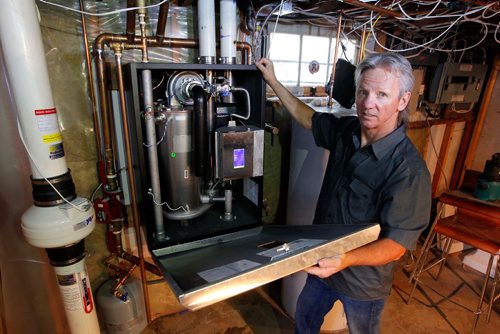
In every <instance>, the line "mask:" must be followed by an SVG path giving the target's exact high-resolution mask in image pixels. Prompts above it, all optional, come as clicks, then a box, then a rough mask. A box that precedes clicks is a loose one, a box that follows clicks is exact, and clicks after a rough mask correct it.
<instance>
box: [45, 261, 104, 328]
mask: <svg viewBox="0 0 500 334" xmlns="http://www.w3.org/2000/svg"><path fill="white" fill-rule="evenodd" d="M54 271H55V272H56V275H57V282H58V284H59V290H60V291H61V297H62V299H63V301H64V309H65V311H66V315H67V318H68V325H69V328H70V331H71V333H82V334H84V333H85V334H99V333H100V332H101V331H100V329H99V322H98V320H97V312H96V309H95V302H94V297H93V295H92V288H91V286H90V278H89V275H88V273H87V269H86V268H85V257H84V258H83V259H81V260H80V261H78V262H77V263H74V264H72V265H69V266H63V267H54Z"/></svg>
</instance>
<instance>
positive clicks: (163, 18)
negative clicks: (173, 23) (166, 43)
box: [156, 1, 169, 44]
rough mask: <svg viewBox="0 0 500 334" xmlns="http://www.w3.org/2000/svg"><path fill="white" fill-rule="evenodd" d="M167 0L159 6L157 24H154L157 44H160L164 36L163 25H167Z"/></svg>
mask: <svg viewBox="0 0 500 334" xmlns="http://www.w3.org/2000/svg"><path fill="white" fill-rule="evenodd" d="M168 8H169V1H167V2H164V3H163V4H162V5H161V6H160V12H159V13H158V24H157V26H156V39H157V40H158V44H161V43H162V41H163V39H164V38H165V27H166V26H167V16H168Z"/></svg>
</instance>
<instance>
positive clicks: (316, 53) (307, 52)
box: [302, 35, 330, 64]
mask: <svg viewBox="0 0 500 334" xmlns="http://www.w3.org/2000/svg"><path fill="white" fill-rule="evenodd" d="M329 46H330V38H328V37H317V36H306V35H304V36H302V61H303V62H307V63H308V64H309V62H310V61H312V60H316V61H318V62H319V63H325V64H326V62H327V61H328V47H329Z"/></svg>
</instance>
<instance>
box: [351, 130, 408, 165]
mask: <svg viewBox="0 0 500 334" xmlns="http://www.w3.org/2000/svg"><path fill="white" fill-rule="evenodd" d="M360 131H361V129H360V126H358V127H357V128H356V130H354V132H353V134H352V140H353V143H354V147H355V148H356V149H359V148H360V147H361V133H360ZM404 138H405V126H404V125H401V126H399V127H398V128H397V129H396V130H394V131H392V132H391V133H389V134H388V135H387V136H385V137H384V138H382V139H380V140H377V141H376V142H374V143H372V144H370V145H367V147H371V150H372V152H373V155H375V158H377V160H378V159H380V158H382V157H383V156H384V155H385V154H386V153H387V152H388V151H389V150H391V149H392V148H394V146H396V145H397V144H399V142H401V141H402V140H403V139H404Z"/></svg>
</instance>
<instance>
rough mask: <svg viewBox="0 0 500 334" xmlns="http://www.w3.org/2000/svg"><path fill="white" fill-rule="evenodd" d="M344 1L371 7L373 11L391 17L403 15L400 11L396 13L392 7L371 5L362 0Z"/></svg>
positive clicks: (343, 0)
mask: <svg viewBox="0 0 500 334" xmlns="http://www.w3.org/2000/svg"><path fill="white" fill-rule="evenodd" d="M342 2H344V3H348V4H350V5H353V6H356V7H359V8H365V9H369V10H371V11H374V12H377V13H380V14H382V15H385V16H390V17H395V18H399V17H401V15H399V13H396V12H394V11H392V10H390V9H385V8H383V7H379V6H377V5H371V4H369V3H366V2H362V1H359V0H342Z"/></svg>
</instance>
